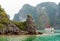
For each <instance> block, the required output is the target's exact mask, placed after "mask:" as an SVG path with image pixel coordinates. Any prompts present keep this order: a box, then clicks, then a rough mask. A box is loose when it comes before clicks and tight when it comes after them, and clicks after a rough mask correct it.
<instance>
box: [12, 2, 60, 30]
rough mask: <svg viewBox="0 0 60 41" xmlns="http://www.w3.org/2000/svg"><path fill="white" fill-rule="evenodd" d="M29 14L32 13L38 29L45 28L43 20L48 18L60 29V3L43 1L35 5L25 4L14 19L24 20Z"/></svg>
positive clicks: (51, 23)
mask: <svg viewBox="0 0 60 41" xmlns="http://www.w3.org/2000/svg"><path fill="white" fill-rule="evenodd" d="M42 8H44V10H42ZM28 14H31V15H32V17H33V19H34V20H35V24H36V26H37V27H38V29H44V28H45V26H44V24H45V22H43V21H47V20H48V21H49V24H50V25H51V26H52V27H53V28H55V29H60V3H59V4H56V3H54V2H42V3H39V4H37V5H36V6H35V7H34V6H31V5H29V4H24V5H23V7H22V8H21V9H20V10H19V12H18V13H16V14H15V15H14V19H13V20H14V21H24V20H25V19H26V18H27V15H28ZM42 16H44V17H45V16H46V18H42ZM45 19H46V20H45ZM41 25H43V26H44V27H43V26H41Z"/></svg>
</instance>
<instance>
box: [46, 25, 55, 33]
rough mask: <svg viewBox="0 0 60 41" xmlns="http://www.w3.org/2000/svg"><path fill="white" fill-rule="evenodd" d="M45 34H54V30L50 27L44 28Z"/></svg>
mask: <svg viewBox="0 0 60 41" xmlns="http://www.w3.org/2000/svg"><path fill="white" fill-rule="evenodd" d="M45 33H48V34H52V33H54V28H52V27H51V26H50V25H47V26H46V28H45Z"/></svg>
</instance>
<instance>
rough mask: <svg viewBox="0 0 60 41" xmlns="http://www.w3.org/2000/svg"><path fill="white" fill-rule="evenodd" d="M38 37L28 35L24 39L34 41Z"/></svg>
mask: <svg viewBox="0 0 60 41" xmlns="http://www.w3.org/2000/svg"><path fill="white" fill-rule="evenodd" d="M35 39H36V36H28V37H27V38H26V39H25V40H24V41H33V40H35Z"/></svg>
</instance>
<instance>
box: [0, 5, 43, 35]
mask: <svg viewBox="0 0 60 41" xmlns="http://www.w3.org/2000/svg"><path fill="white" fill-rule="evenodd" d="M36 30H37V27H36V26H35V24H34V21H33V18H32V16H31V15H27V19H26V21H24V22H16V21H11V20H10V19H9V16H8V15H7V14H6V12H5V10H4V9H3V8H2V7H1V5H0V34H1V35H27V34H42V33H41V32H36Z"/></svg>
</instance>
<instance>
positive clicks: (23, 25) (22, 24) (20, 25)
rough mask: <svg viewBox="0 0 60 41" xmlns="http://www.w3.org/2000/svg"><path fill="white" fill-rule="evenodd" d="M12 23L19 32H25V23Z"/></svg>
mask: <svg viewBox="0 0 60 41" xmlns="http://www.w3.org/2000/svg"><path fill="white" fill-rule="evenodd" d="M13 23H14V24H15V25H16V26H17V27H18V28H19V29H21V30H25V28H26V23H25V22H16V21H13Z"/></svg>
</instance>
